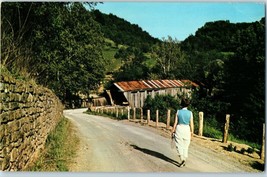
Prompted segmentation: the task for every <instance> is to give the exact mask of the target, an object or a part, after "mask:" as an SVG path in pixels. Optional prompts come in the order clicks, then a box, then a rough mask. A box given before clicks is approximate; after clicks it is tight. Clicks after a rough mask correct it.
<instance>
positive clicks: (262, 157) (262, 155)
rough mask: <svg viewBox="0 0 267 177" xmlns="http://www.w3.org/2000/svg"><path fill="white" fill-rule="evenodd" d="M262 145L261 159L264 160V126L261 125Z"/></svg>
mask: <svg viewBox="0 0 267 177" xmlns="http://www.w3.org/2000/svg"><path fill="white" fill-rule="evenodd" d="M262 130H263V131H262V145H261V155H260V156H261V159H262V160H264V158H265V156H264V155H265V124H263V129H262Z"/></svg>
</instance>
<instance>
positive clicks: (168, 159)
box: [64, 109, 256, 173]
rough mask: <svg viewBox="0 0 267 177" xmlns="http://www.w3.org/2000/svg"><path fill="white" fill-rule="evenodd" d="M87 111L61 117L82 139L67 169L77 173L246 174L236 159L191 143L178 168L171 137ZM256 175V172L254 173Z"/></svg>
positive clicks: (67, 111) (146, 127)
mask: <svg viewBox="0 0 267 177" xmlns="http://www.w3.org/2000/svg"><path fill="white" fill-rule="evenodd" d="M84 111H86V109H75V110H65V111H64V116H65V117H67V118H68V119H70V120H71V121H72V122H73V124H74V125H75V126H76V127H77V134H78V136H79V137H80V139H81V141H80V142H81V143H80V147H79V151H78V152H77V158H76V159H74V163H73V164H72V165H71V167H70V171H76V172H194V173H195V172H248V171H251V169H250V168H247V167H246V166H245V165H242V164H241V163H239V162H238V161H237V160H236V159H234V158H230V157H227V156H224V155H222V154H220V153H217V152H216V151H213V150H210V149H208V148H205V147H202V146H201V145H199V144H198V143H197V141H194V138H193V140H192V141H191V145H190V147H189V158H188V160H187V164H186V166H185V167H178V163H179V158H178V156H177V152H176V149H175V148H174V149H172V148H171V145H170V138H166V137H164V136H162V135H161V134H160V133H159V131H155V129H154V128H152V127H149V126H142V125H140V124H136V123H133V122H129V121H117V120H113V119H110V118H106V117H102V116H95V115H88V114H85V113H83V112H84ZM255 172H256V171H255Z"/></svg>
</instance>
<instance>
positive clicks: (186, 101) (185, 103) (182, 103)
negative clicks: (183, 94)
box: [181, 98, 190, 108]
mask: <svg viewBox="0 0 267 177" xmlns="http://www.w3.org/2000/svg"><path fill="white" fill-rule="evenodd" d="M189 105H190V100H189V99H187V98H182V101H181V106H182V107H183V108H184V107H188V106H189Z"/></svg>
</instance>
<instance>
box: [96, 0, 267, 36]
mask: <svg viewBox="0 0 267 177" xmlns="http://www.w3.org/2000/svg"><path fill="white" fill-rule="evenodd" d="M95 9H98V10H100V11H101V12H103V13H105V14H109V13H112V14H114V15H116V16H118V17H120V18H123V19H125V20H127V21H128V22H130V23H132V24H137V25H138V26H140V27H141V28H142V29H143V30H144V31H147V32H148V33H149V34H150V35H151V36H153V37H156V38H159V39H162V38H163V37H164V38H167V37H168V36H171V37H172V38H176V39H177V40H180V41H183V40H184V39H186V38H187V37H188V36H189V35H191V34H192V35H194V34H195V32H196V31H197V29H198V28H201V27H202V26H204V24H205V23H206V22H212V21H217V20H229V21H230V22H232V23H239V22H255V21H259V20H260V19H261V18H262V17H265V3H264V2H257V3H256V2H250V3H249V2H235V3H234V2H205V3H204V2H175V1H169V2H162V1H161V2H157V1H155V2H148V1H146V2H140V1H139V2H122V1H121V2H114V1H113V2H103V4H98V5H97V6H96V7H95Z"/></svg>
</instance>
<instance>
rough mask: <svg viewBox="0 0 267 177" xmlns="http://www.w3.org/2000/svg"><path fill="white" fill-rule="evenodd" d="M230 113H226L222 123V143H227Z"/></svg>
mask: <svg viewBox="0 0 267 177" xmlns="http://www.w3.org/2000/svg"><path fill="white" fill-rule="evenodd" d="M229 122H230V114H226V122H225V124H224V133H223V143H227V139H228V130H229Z"/></svg>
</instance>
